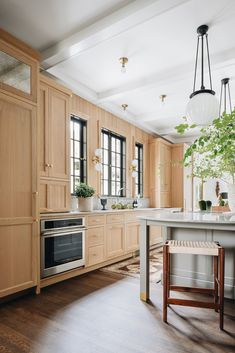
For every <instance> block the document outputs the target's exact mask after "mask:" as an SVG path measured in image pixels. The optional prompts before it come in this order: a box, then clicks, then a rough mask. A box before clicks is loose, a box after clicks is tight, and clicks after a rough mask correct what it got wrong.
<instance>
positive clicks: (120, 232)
mask: <svg viewBox="0 0 235 353" xmlns="http://www.w3.org/2000/svg"><path fill="white" fill-rule="evenodd" d="M106 248H107V258H112V257H116V256H119V255H123V254H124V252H125V225H124V224H110V225H107V227H106Z"/></svg>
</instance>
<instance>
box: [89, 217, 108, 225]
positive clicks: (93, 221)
mask: <svg viewBox="0 0 235 353" xmlns="http://www.w3.org/2000/svg"><path fill="white" fill-rule="evenodd" d="M104 223H105V216H104V215H102V216H98V215H97V216H95V215H94V216H88V217H87V225H88V226H99V225H102V224H104Z"/></svg>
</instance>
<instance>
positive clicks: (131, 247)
mask: <svg viewBox="0 0 235 353" xmlns="http://www.w3.org/2000/svg"><path fill="white" fill-rule="evenodd" d="M139 236H140V223H139V222H131V223H127V224H126V251H127V252H129V251H136V250H138V249H139Z"/></svg>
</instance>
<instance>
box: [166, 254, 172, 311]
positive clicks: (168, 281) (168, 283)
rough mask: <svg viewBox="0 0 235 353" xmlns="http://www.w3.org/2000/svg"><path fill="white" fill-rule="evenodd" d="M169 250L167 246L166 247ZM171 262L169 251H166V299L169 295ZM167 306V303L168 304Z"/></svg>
mask: <svg viewBox="0 0 235 353" xmlns="http://www.w3.org/2000/svg"><path fill="white" fill-rule="evenodd" d="M168 250H169V248H168ZM170 268H171V262H170V253H169V251H167V299H168V298H169V297H170V285H171V283H170V281H171V270H170ZM168 306H169V305H168Z"/></svg>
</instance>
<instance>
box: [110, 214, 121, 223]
mask: <svg viewBox="0 0 235 353" xmlns="http://www.w3.org/2000/svg"><path fill="white" fill-rule="evenodd" d="M124 221H125V215H124V214H109V215H107V223H108V224H110V223H124Z"/></svg>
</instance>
